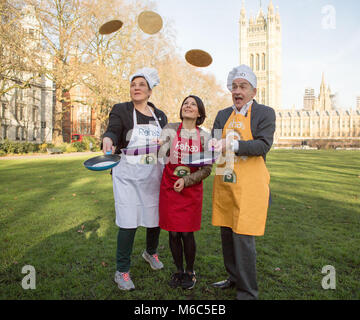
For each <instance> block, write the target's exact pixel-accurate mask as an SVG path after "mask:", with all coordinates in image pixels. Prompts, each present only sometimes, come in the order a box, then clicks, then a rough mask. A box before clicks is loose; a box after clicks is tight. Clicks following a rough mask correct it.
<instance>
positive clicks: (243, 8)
mask: <svg viewBox="0 0 360 320" xmlns="http://www.w3.org/2000/svg"><path fill="white" fill-rule="evenodd" d="M240 16H241V18H245V16H246V10H245V0H242V1H241V10H240Z"/></svg>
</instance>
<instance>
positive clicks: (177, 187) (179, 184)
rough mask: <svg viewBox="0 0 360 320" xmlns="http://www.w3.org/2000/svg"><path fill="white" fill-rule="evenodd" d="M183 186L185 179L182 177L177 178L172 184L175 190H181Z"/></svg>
mask: <svg viewBox="0 0 360 320" xmlns="http://www.w3.org/2000/svg"><path fill="white" fill-rule="evenodd" d="M184 186H185V181H184V179H183V178H180V179H179V180H177V181H176V182H175V184H174V190H175V191H176V192H181V191H182V189H184Z"/></svg>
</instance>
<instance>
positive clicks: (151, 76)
mask: <svg viewBox="0 0 360 320" xmlns="http://www.w3.org/2000/svg"><path fill="white" fill-rule="evenodd" d="M136 77H143V78H145V80H146V81H147V83H148V84H149V87H150V89H152V88H154V87H155V86H157V85H158V84H159V83H160V79H159V75H158V72H157V71H156V69H153V68H142V69H139V70H137V71H136V72H135V73H134V74H133V75H132V76H131V77H130V82H131V81H133V79H134V78H136Z"/></svg>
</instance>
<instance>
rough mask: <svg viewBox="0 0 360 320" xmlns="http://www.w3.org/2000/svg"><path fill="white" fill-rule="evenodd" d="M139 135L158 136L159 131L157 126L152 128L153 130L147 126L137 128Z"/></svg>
mask: <svg viewBox="0 0 360 320" xmlns="http://www.w3.org/2000/svg"><path fill="white" fill-rule="evenodd" d="M139 135H140V136H145V137H150V136H151V137H158V136H160V133H159V130H158V128H156V129H153V130H151V129H148V128H146V129H144V128H141V127H140V128H139Z"/></svg>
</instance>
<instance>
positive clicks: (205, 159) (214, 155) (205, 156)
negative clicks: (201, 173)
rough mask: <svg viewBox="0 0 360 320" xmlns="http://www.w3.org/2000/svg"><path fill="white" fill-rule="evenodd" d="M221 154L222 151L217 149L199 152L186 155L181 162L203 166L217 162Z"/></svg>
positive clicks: (190, 165) (192, 165)
mask: <svg viewBox="0 0 360 320" xmlns="http://www.w3.org/2000/svg"><path fill="white" fill-rule="evenodd" d="M219 156H220V153H219V152H215V151H205V152H198V153H193V154H190V155H186V156H184V157H183V158H182V160H181V163H183V164H186V165H188V166H189V167H203V166H206V165H208V164H213V163H215V162H216V160H217V159H218V158H219Z"/></svg>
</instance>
